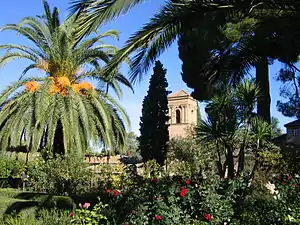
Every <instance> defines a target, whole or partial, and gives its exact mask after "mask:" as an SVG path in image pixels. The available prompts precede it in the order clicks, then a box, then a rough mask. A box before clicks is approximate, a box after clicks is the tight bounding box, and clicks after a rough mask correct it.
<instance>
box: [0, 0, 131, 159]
mask: <svg viewBox="0 0 300 225" xmlns="http://www.w3.org/2000/svg"><path fill="white" fill-rule="evenodd" d="M43 3H44V10H45V12H44V15H43V16H39V17H26V18H24V19H23V20H22V21H21V22H20V23H19V24H8V25H5V26H3V27H2V28H1V30H2V31H3V30H13V31H16V32H18V33H20V34H21V35H23V36H24V37H25V38H27V39H28V40H29V41H31V42H32V43H33V44H34V47H29V46H23V45H16V44H5V45H0V49H4V50H6V53H5V54H4V55H3V56H1V57H0V66H3V65H5V64H6V63H8V62H10V61H12V60H15V59H20V58H21V59H28V60H30V61H31V64H30V65H28V66H27V67H26V68H25V69H24V71H23V73H22V75H21V77H20V79H19V81H17V82H15V83H13V84H12V85H10V86H9V87H8V88H7V89H6V90H4V91H3V92H2V93H1V95H0V101H1V102H0V103H1V111H0V133H1V141H0V145H1V147H2V149H3V150H6V149H7V147H9V146H18V145H23V144H25V145H26V146H27V148H28V149H29V150H30V151H37V150H38V149H40V148H42V147H47V148H48V149H51V150H53V152H54V154H56V153H59V154H64V153H70V152H72V153H73V152H74V153H75V152H77V153H78V154H83V153H84V151H85V150H86V149H87V147H88V145H89V144H90V142H92V141H98V140H99V138H100V140H101V141H102V144H103V145H104V146H106V147H107V148H110V149H113V147H114V145H115V143H117V144H118V146H119V147H122V146H124V143H125V135H126V132H125V129H126V126H128V125H129V120H128V117H127V115H126V113H125V111H124V110H123V109H122V108H121V107H120V106H119V105H118V104H117V102H116V101H115V100H114V99H113V98H112V97H110V96H109V95H108V93H107V92H108V88H107V87H112V88H113V89H114V90H115V91H116V93H117V94H121V92H120V90H121V89H120V86H119V84H118V83H123V84H125V85H127V86H128V87H130V88H131V85H130V82H129V81H128V80H127V79H126V78H125V77H124V76H122V74H120V73H119V72H118V68H115V69H114V70H112V73H110V74H109V76H103V73H102V67H103V66H104V65H105V64H106V63H108V62H109V61H110V59H111V57H112V56H113V55H114V54H115V52H116V50H117V49H116V47H115V46H112V45H107V44H102V39H103V38H104V37H107V36H114V37H118V32H116V31H114V30H110V31H107V32H105V33H103V34H96V35H95V36H93V37H92V38H85V39H80V40H79V39H78V38H77V35H76V34H77V32H78V30H79V27H78V24H77V23H76V21H75V18H74V17H71V18H69V19H68V20H66V21H65V22H64V23H62V24H61V23H60V21H59V15H58V9H57V8H54V9H53V11H51V10H50V7H49V5H48V4H47V2H46V1H44V2H43ZM31 69H39V70H41V71H42V72H44V74H45V75H44V76H40V77H32V78H26V77H25V75H26V73H27V72H28V71H29V70H31ZM87 79H96V80H97V81H99V82H102V83H103V82H104V83H105V84H107V85H106V86H107V87H105V90H102V89H101V88H97V87H94V86H93V84H92V83H90V82H88V81H87Z"/></svg>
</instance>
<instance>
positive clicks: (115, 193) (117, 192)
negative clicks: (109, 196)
mask: <svg viewBox="0 0 300 225" xmlns="http://www.w3.org/2000/svg"><path fill="white" fill-rule="evenodd" d="M120 194H121V192H119V191H118V190H114V191H113V195H114V196H118V195H120Z"/></svg>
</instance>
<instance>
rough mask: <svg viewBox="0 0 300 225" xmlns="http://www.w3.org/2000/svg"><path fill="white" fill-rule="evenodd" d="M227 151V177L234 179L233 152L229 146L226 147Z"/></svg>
mask: <svg viewBox="0 0 300 225" xmlns="http://www.w3.org/2000/svg"><path fill="white" fill-rule="evenodd" d="M226 150H227V160H226V161H227V166H228V167H227V168H228V170H227V171H228V172H227V177H228V178H229V179H232V178H233V177H234V160H233V152H232V149H231V147H230V146H229V145H226Z"/></svg>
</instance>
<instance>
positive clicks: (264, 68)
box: [256, 58, 271, 124]
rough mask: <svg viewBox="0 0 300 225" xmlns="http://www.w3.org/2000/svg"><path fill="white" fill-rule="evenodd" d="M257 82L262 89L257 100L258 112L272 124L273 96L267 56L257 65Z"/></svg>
mask: <svg viewBox="0 0 300 225" xmlns="http://www.w3.org/2000/svg"><path fill="white" fill-rule="evenodd" d="M256 82H257V83H258V86H259V88H260V91H261V97H259V98H258V102H257V113H258V115H259V116H261V117H262V118H263V119H264V120H265V121H266V122H268V123H269V124H271V113H270V109H271V97H270V82H269V64H268V59H267V58H262V59H261V60H260V61H259V62H258V63H257V65H256Z"/></svg>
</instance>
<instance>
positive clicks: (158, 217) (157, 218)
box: [154, 215, 162, 220]
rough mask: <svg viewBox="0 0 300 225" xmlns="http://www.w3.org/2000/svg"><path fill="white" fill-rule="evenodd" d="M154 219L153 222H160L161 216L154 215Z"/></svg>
mask: <svg viewBox="0 0 300 225" xmlns="http://www.w3.org/2000/svg"><path fill="white" fill-rule="evenodd" d="M154 219H155V220H162V216H160V215H155V217H154Z"/></svg>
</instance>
